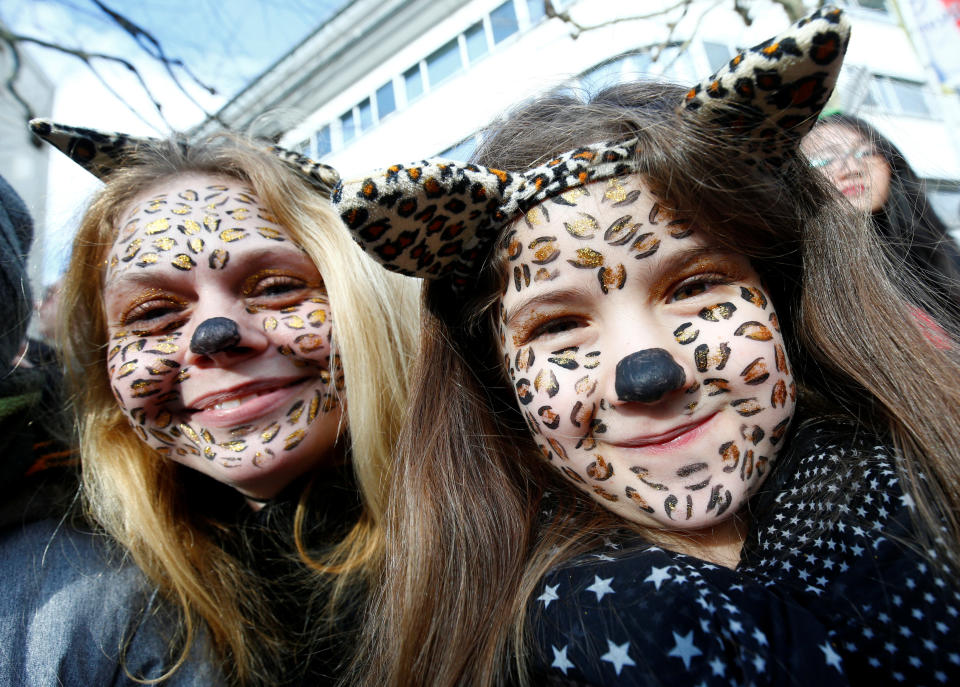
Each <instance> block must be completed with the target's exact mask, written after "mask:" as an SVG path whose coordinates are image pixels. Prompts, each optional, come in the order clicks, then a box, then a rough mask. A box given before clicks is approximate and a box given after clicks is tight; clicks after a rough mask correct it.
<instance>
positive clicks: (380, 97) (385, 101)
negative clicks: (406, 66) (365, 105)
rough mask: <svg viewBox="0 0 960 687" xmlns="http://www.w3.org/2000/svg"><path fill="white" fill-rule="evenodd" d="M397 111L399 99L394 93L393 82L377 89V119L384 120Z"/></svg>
mask: <svg viewBox="0 0 960 687" xmlns="http://www.w3.org/2000/svg"><path fill="white" fill-rule="evenodd" d="M396 109H397V99H396V98H395V97H394V93H393V81H388V82H387V83H385V84H383V85H382V86H381V87H380V88H378V89H377V117H379V118H380V119H383V118H384V117H386V116H387V115H388V114H390V113H391V112H393V111H394V110H396Z"/></svg>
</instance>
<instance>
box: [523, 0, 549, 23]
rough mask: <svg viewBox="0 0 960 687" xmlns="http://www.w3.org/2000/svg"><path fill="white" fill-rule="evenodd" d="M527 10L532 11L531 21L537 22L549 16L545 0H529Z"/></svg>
mask: <svg viewBox="0 0 960 687" xmlns="http://www.w3.org/2000/svg"><path fill="white" fill-rule="evenodd" d="M527 12H529V13H530V23H531V24H536V23H537V22H538V21H540V20H541V19H543V18H544V17H546V16H547V8H546V3H545V2H544V0H527Z"/></svg>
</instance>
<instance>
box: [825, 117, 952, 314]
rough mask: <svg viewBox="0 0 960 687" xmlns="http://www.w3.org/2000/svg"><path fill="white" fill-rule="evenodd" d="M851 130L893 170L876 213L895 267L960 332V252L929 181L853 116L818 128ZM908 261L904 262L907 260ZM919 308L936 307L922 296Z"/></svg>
mask: <svg viewBox="0 0 960 687" xmlns="http://www.w3.org/2000/svg"><path fill="white" fill-rule="evenodd" d="M827 124H832V125H835V126H841V127H846V128H847V129H849V130H851V131H853V132H854V133H856V134H858V135H859V136H860V137H861V138H862V139H863V140H864V141H865V142H866V143H869V144H870V145H872V146H873V147H874V148H875V149H876V151H877V152H878V153H879V154H880V155H881V156H882V157H883V159H884V160H885V161H886V163H887V165H888V166H889V168H890V190H889V193H888V195H887V201H886V202H885V203H884V204H883V207H882V208H881V209H880V210H878V211H877V212H875V213H874V214H873V220H874V224H875V225H876V228H877V231H878V232H879V233H880V236H881V237H882V238H883V244H884V245H885V246H886V247H888V248H889V249H890V250H891V253H892V256H891V257H892V259H893V261H894V264H895V265H898V266H901V267H902V269H903V272H904V274H905V276H906V277H908V278H911V277H912V278H914V279H915V281H916V284H915V285H914V286H915V287H916V288H918V289H921V290H922V291H927V292H928V293H929V296H928V298H932V299H933V304H932V305H933V307H932V308H930V309H931V310H937V309H938V308H939V309H940V310H941V311H942V312H941V314H942V315H945V316H946V318H947V319H946V320H945V322H947V323H950V324H952V330H953V332H954V333H957V332H958V331H960V248H958V246H957V244H956V242H955V241H954V240H953V239H952V238H951V236H950V234H949V232H948V231H947V227H946V225H944V223H943V221H941V219H940V218H939V217H938V216H937V213H936V212H935V211H934V209H933V207H931V205H930V202H929V200H928V199H927V194H926V191H925V189H924V184H923V181H922V180H921V179H920V178H919V177H918V176H917V174H916V172H914V171H913V168H912V167H911V166H910V163H909V162H907V159H906V158H905V157H904V156H903V153H901V152H900V149H899V148H897V146H895V145H894V144H893V142H892V141H890V139H888V138H887V137H886V136H884V135H883V134H881V133H880V132H879V131H877V129H876V128H874V127H873V126H871V125H870V124H868V123H867V122H865V121H864V120H862V119H860V118H859V117H854V116H853V115H848V114H843V113H839V112H837V113H833V114H830V115H827V116H825V117H823V118H821V119H820V121H819V122H818V124H817V125H818V126H823V125H827ZM901 261H902V262H901ZM917 300H920V301H921V302H919V303H918V305H922V306H925V307H926V306H928V305H931V304H930V303H928V302H927V300H926V299H925V298H924V297H923V296H920V297H919V298H917Z"/></svg>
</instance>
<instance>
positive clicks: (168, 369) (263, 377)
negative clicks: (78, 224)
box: [104, 175, 343, 498]
mask: <svg viewBox="0 0 960 687" xmlns="http://www.w3.org/2000/svg"><path fill="white" fill-rule="evenodd" d="M118 229H119V230H118V235H117V238H116V241H115V242H114V245H113V248H112V249H111V251H110V253H109V255H108V257H107V270H106V276H105V282H104V283H105V287H104V302H105V307H106V315H107V321H108V332H109V336H110V340H109V345H108V351H107V374H108V375H109V377H110V382H111V385H112V387H113V392H114V394H115V396H116V398H117V401H118V402H119V403H120V406H121V407H122V408H123V410H124V411H125V413H126V414H127V417H128V419H129V421H130V424H131V425H132V426H133V428H134V430H135V431H136V432H137V434H138V435H139V436H140V438H141V439H143V441H144V442H146V443H147V444H149V445H150V446H151V447H152V448H154V449H156V450H157V452H158V453H160V454H161V455H162V456H164V457H167V458H169V459H171V460H175V461H178V462H180V463H183V464H184V465H187V466H189V467H192V468H195V469H197V470H199V471H200V472H203V473H205V474H207V475H210V476H211V477H213V478H214V479H216V480H217V481H219V482H223V483H224V484H228V485H230V486H232V487H234V488H236V489H237V490H239V491H240V492H241V493H243V494H245V495H247V496H252V497H254V498H269V497H271V496H273V495H274V494H276V493H277V492H278V491H280V490H281V489H282V488H283V487H284V486H286V485H287V484H289V483H290V481H292V480H293V479H294V478H295V477H297V476H298V475H300V474H303V473H304V472H305V471H306V470H308V469H310V468H311V467H312V466H314V465H316V464H318V463H320V462H322V461H324V460H328V459H330V458H331V457H332V455H333V449H334V444H335V442H336V439H337V435H338V431H339V428H340V420H341V407H340V402H339V398H340V397H339V394H338V391H340V390H341V388H342V384H343V378H342V375H340V374H337V373H336V372H335V369H336V365H334V364H333V361H331V354H330V344H331V339H332V336H333V319H332V317H331V312H330V304H329V302H328V300H327V296H326V292H325V290H324V288H323V280H322V278H321V276H320V273H319V272H318V271H317V269H316V267H315V266H314V264H313V262H312V261H311V260H310V258H309V257H308V256H307V254H306V253H305V252H304V251H303V250H302V249H301V248H300V247H299V246H298V245H297V244H296V243H294V242H293V241H292V240H291V239H290V237H289V235H288V233H287V231H286V229H284V227H282V226H280V225H279V224H277V220H276V219H275V218H274V217H273V215H272V213H271V212H270V211H269V210H268V209H267V208H265V207H264V206H263V205H262V204H261V203H260V201H259V200H258V199H257V197H256V196H255V195H254V194H253V192H252V191H251V190H250V189H249V188H247V187H246V186H245V185H244V184H243V183H242V182H239V181H237V180H234V179H230V178H225V177H218V176H210V175H190V176H182V177H178V178H177V179H175V180H172V181H168V182H164V183H160V184H158V185H157V186H155V187H153V188H152V189H150V190H149V191H148V192H146V193H145V194H143V195H142V196H140V197H139V198H138V199H136V200H135V201H134V202H133V203H132V204H131V206H130V208H129V209H128V210H127V211H126V213H125V214H124V215H123V219H122V221H121V223H120V226H119V228H118Z"/></svg>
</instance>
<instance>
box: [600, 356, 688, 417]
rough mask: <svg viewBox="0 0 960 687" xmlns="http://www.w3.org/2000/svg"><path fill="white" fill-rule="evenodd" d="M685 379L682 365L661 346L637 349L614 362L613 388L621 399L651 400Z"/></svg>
mask: <svg viewBox="0 0 960 687" xmlns="http://www.w3.org/2000/svg"><path fill="white" fill-rule="evenodd" d="M684 381H686V374H684V372H683V368H682V367H680V366H679V365H677V363H676V361H674V359H673V356H672V355H670V354H669V353H668V352H667V351H665V350H664V349H662V348H648V349H646V350H643V351H637V352H636V353H631V354H630V355H628V356H626V357H625V358H623V359H622V360H621V361H620V362H619V363H617V377H616V384H615V389H616V392H617V397H618V398H619V399H620V400H621V401H637V402H639V403H653V402H654V401H659V400H660V399H661V398H662V397H663V395H664V394H666V393H668V392H670V391H673V390H675V389H679V388H680V387H681V386H683V383H684Z"/></svg>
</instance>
